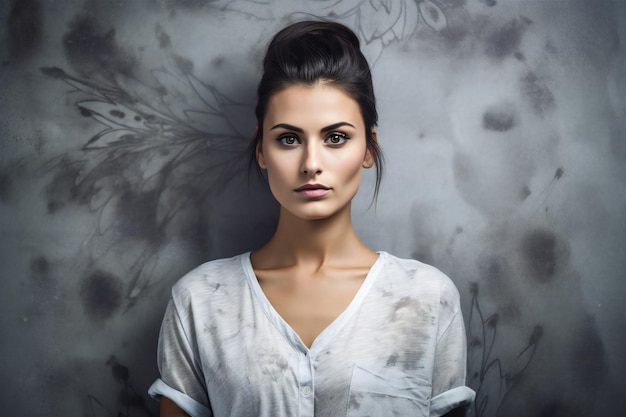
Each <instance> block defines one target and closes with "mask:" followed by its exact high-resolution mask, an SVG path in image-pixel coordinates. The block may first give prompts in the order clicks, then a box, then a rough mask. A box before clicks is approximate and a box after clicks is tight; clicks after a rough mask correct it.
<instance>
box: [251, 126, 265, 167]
mask: <svg viewBox="0 0 626 417" xmlns="http://www.w3.org/2000/svg"><path fill="white" fill-rule="evenodd" d="M258 132H259V126H257V127H256V130H255V131H254V136H255V137H256V135H257V134H258ZM256 162H257V164H259V167H261V169H266V168H267V166H266V165H265V157H264V156H263V140H262V139H260V140H259V141H258V142H257V144H256Z"/></svg>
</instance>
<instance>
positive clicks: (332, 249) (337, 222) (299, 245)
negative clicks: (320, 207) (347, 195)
mask: <svg viewBox="0 0 626 417" xmlns="http://www.w3.org/2000/svg"><path fill="white" fill-rule="evenodd" d="M267 248H268V249H269V248H271V249H272V250H271V252H272V253H275V254H280V263H284V264H285V265H294V264H314V265H317V266H318V267H319V266H321V265H323V264H326V263H328V262H329V261H330V262H332V261H333V260H337V259H345V258H346V257H350V256H351V255H354V254H356V253H358V252H359V251H363V250H366V251H369V249H367V247H366V246H365V245H364V244H363V243H362V242H361V241H360V240H359V238H358V236H357V235H356V232H355V230H354V226H353V225H352V217H351V214H350V207H347V208H346V210H342V211H341V212H340V213H337V214H336V215H335V216H332V217H330V218H325V219H320V220H305V219H301V218H299V217H296V216H294V215H292V214H291V213H289V212H287V211H286V210H284V209H281V212H280V218H279V221H278V227H277V229H276V233H275V234H274V236H273V237H272V239H271V240H270V242H269V243H268V245H267Z"/></svg>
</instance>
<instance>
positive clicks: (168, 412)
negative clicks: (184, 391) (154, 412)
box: [160, 396, 189, 417]
mask: <svg viewBox="0 0 626 417" xmlns="http://www.w3.org/2000/svg"><path fill="white" fill-rule="evenodd" d="M160 403H161V410H160V416H161V417H189V414H187V413H185V412H184V411H183V410H182V409H181V408H180V407H179V406H177V405H176V403H174V401H172V400H170V399H169V398H167V397H163V396H161V400H160Z"/></svg>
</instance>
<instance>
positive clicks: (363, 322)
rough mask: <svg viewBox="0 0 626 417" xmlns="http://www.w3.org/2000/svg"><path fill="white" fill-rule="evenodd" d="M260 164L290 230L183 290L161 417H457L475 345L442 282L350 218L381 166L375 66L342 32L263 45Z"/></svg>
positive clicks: (167, 341)
mask: <svg viewBox="0 0 626 417" xmlns="http://www.w3.org/2000/svg"><path fill="white" fill-rule="evenodd" d="M256 117H257V123H258V126H257V132H256V135H255V140H254V143H253V147H252V148H251V151H252V154H253V158H254V160H256V162H257V163H258V166H259V167H260V168H261V169H263V170H266V171H267V178H268V182H269V186H270V189H271V191H272V193H273V195H274V197H275V198H276V199H277V200H278V202H279V203H280V217H279V222H278V226H277V229H276V232H275V234H274V236H273V237H272V238H271V240H270V241H269V242H268V243H267V244H266V245H265V246H263V247H261V248H260V249H258V250H257V251H255V252H253V253H246V254H242V255H239V256H236V257H234V258H230V259H221V260H216V261H212V262H208V263H206V264H204V265H201V266H200V267H198V268H196V269H195V270H193V271H191V272H190V273H188V274H187V275H186V276H185V277H183V278H182V279H181V280H180V281H179V282H178V283H177V284H176V285H175V286H174V288H173V291H172V298H171V300H170V303H169V305H168V308H167V311H166V314H165V318H164V320H163V325H162V328H161V335H160V340H159V354H158V356H159V369H160V372H161V378H160V379H159V380H157V381H156V382H155V383H154V384H153V385H152V387H151V388H150V394H151V395H153V396H155V397H159V396H160V398H161V415H162V416H179V415H187V414H188V415H192V416H216V417H217V416H272V417H278V416H280V417H282V416H311V417H312V416H328V417H331V416H332V417H336V416H366V415H368V416H390V415H397V416H409V415H410V416H429V415H430V416H440V415H444V414H446V413H448V412H451V411H452V410H455V409H459V408H462V407H463V406H465V405H467V404H468V403H469V402H471V400H472V399H473V396H474V393H473V391H472V390H471V389H469V388H467V387H466V386H465V350H466V343H465V334H464V327H463V318H462V316H461V311H460V307H459V296H458V292H457V290H456V288H455V287H454V285H453V284H452V282H451V281H450V280H449V279H448V278H447V277H446V276H445V275H444V274H442V273H441V272H439V271H438V270H436V269H435V268H433V267H430V266H427V265H425V264H422V263H420V262H417V261H414V260H403V259H399V258H396V257H394V256H392V255H390V254H388V253H386V252H378V253H377V252H374V251H372V250H371V249H369V248H368V247H367V246H365V245H364V244H363V243H362V242H361V241H360V240H359V238H358V237H357V235H356V233H355V231H354V227H353V225H352V220H351V214H350V206H351V201H352V198H353V197H354V195H355V194H356V192H357V190H358V187H359V183H360V180H361V171H362V169H363V168H371V167H373V166H376V169H377V181H376V192H377V191H378V187H379V184H380V178H381V176H380V175H381V168H382V165H381V162H382V158H381V152H380V149H379V147H378V142H377V137H376V130H375V126H376V122H377V112H376V107H375V99H374V92H373V87H372V81H371V75H370V70H369V66H368V64H367V61H366V60H365V58H364V56H363V55H362V53H361V52H360V50H359V41H358V38H357V37H356V36H355V34H354V33H353V32H352V31H350V29H348V28H347V27H345V26H343V25H340V24H338V23H330V22H299V23H296V24H293V25H291V26H288V27H287V28H285V29H283V30H282V31H280V32H279V33H278V34H277V35H276V36H275V37H274V39H273V40H272V42H271V43H270V45H269V48H268V51H267V54H266V57H265V60H264V74H263V78H262V79H261V82H260V84H259V88H258V104H257V107H256Z"/></svg>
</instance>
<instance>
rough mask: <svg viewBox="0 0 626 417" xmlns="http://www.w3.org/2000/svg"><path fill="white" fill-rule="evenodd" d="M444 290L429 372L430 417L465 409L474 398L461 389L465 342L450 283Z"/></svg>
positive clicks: (462, 326) (457, 298)
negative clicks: (430, 375) (430, 385)
mask: <svg viewBox="0 0 626 417" xmlns="http://www.w3.org/2000/svg"><path fill="white" fill-rule="evenodd" d="M444 287H445V288H444V290H443V291H442V295H441V297H442V299H441V305H442V313H441V318H442V321H441V322H440V324H441V327H440V332H439V335H438V338H437V347H436V352H435V362H434V368H433V392H432V395H433V396H432V399H431V409H430V416H431V417H436V416H442V415H444V414H446V413H447V412H450V411H451V410H454V409H455V408H459V407H465V406H468V405H469V404H471V403H472V401H473V400H474V397H475V393H474V391H473V390H472V389H471V388H469V387H467V386H466V385H465V378H466V372H467V341H466V336H465V325H464V322H463V315H462V313H461V308H460V301H459V294H458V291H457V290H456V287H454V286H453V284H452V283H449V285H446V286H444ZM443 310H445V311H443Z"/></svg>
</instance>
